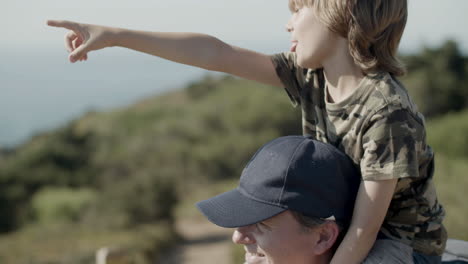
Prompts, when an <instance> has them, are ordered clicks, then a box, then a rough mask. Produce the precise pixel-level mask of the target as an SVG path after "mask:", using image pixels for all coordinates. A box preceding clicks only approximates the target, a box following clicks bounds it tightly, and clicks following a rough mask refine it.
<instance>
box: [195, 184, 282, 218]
mask: <svg viewBox="0 0 468 264" xmlns="http://www.w3.org/2000/svg"><path fill="white" fill-rule="evenodd" d="M196 206H197V208H198V210H200V212H202V213H203V214H204V215H205V216H206V218H208V220H210V221H211V222H212V223H213V224H215V225H218V226H221V227H241V226H247V225H251V224H255V223H258V222H261V221H264V220H266V219H268V218H270V217H273V216H275V215H277V214H279V213H281V212H284V211H286V210H287V209H285V208H281V207H278V206H274V205H270V204H266V203H262V202H258V201H255V200H252V199H250V198H247V197H246V196H244V195H242V194H241V193H240V192H239V191H238V190H237V189H234V190H231V191H228V192H225V193H222V194H220V195H217V196H215V197H212V198H210V199H208V200H204V201H201V202H198V203H197V204H196Z"/></svg>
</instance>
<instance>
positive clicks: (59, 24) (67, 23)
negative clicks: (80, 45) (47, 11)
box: [47, 20, 76, 30]
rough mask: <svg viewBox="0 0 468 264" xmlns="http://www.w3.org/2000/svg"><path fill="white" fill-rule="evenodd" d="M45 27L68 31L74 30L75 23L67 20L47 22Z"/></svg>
mask: <svg viewBox="0 0 468 264" xmlns="http://www.w3.org/2000/svg"><path fill="white" fill-rule="evenodd" d="M47 25H49V26H51V27H62V28H66V29H70V30H74V29H76V23H74V22H70V21H67V20H47Z"/></svg>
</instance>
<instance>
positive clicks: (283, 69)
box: [270, 52, 304, 106]
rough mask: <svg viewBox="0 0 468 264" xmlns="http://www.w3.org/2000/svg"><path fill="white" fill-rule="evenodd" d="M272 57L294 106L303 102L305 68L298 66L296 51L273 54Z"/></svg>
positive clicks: (277, 72)
mask: <svg viewBox="0 0 468 264" xmlns="http://www.w3.org/2000/svg"><path fill="white" fill-rule="evenodd" d="M270 58H271V61H272V62H273V65H274V66H275V70H276V74H277V75H278V77H279V78H280V80H281V82H282V83H283V85H284V88H285V90H286V93H287V94H288V96H289V98H290V99H291V102H292V104H293V106H297V105H298V104H301V92H302V85H303V82H304V69H303V68H301V67H299V66H297V63H296V53H294V52H284V53H278V54H274V55H271V56H270Z"/></svg>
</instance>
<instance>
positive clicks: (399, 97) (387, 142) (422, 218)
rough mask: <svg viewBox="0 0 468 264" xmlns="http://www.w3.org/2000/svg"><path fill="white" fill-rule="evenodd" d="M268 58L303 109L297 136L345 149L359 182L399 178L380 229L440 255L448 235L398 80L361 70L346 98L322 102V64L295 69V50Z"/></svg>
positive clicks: (421, 131) (420, 121) (413, 112)
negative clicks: (300, 132)
mask: <svg viewBox="0 0 468 264" xmlns="http://www.w3.org/2000/svg"><path fill="white" fill-rule="evenodd" d="M271 59H272V62H273V64H274V65H275V68H276V72H277V74H278V76H279V78H280V79H281V81H282V83H283V85H284V86H285V89H286V92H287V94H288V95H289V97H290V99H291V101H292V103H293V105H294V106H297V105H299V106H300V107H301V109H302V127H303V133H304V135H309V136H312V137H314V138H315V139H317V140H320V141H323V142H327V143H331V144H333V145H335V146H336V147H338V148H339V149H340V150H341V151H343V152H345V153H346V154H347V155H348V156H349V157H351V159H352V160H353V162H354V163H355V164H356V166H358V167H359V168H360V170H361V174H362V179H363V180H371V181H376V180H386V179H395V178H397V179H398V183H397V186H396V189H395V193H394V196H393V198H392V201H391V204H390V207H389V209H388V212H387V215H386V217H385V220H384V223H383V225H382V227H381V232H382V233H383V234H385V235H386V236H388V237H390V238H392V239H396V240H399V241H401V242H403V243H405V244H408V245H410V246H411V247H413V248H414V250H415V251H418V252H421V253H424V254H428V255H442V253H443V250H444V248H445V242H446V240H447V233H446V230H445V228H444V226H443V225H442V220H443V218H444V215H445V212H444V209H443V207H442V206H441V205H440V204H439V202H438V201H437V196H436V192H435V189H434V185H433V181H432V177H433V173H434V154H433V152H432V149H431V148H430V147H429V146H428V145H426V132H425V128H424V118H423V116H422V115H421V114H420V113H419V112H418V111H417V109H416V106H415V104H414V103H413V102H412V101H411V99H410V98H409V96H408V93H407V91H406V90H405V88H404V87H403V85H402V84H401V83H400V82H398V81H397V80H396V79H394V78H393V77H392V76H391V75H390V74H388V73H377V74H372V75H367V76H365V77H364V78H363V79H362V81H361V83H360V84H359V87H358V88H357V90H356V91H355V92H354V93H353V94H352V95H350V96H349V97H348V98H346V99H344V100H343V101H341V102H338V103H329V102H328V101H327V100H326V96H325V93H326V89H325V79H324V75H323V69H317V70H311V69H304V68H300V67H299V66H298V65H297V64H296V54H295V53H289V52H288V53H280V54H275V55H272V56H271Z"/></svg>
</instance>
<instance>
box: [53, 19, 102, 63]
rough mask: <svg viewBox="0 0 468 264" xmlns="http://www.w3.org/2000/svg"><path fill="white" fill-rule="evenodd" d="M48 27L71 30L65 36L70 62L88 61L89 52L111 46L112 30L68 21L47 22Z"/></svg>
mask: <svg viewBox="0 0 468 264" xmlns="http://www.w3.org/2000/svg"><path fill="white" fill-rule="evenodd" d="M47 25H49V26H52V27H61V28H66V29H69V30H70V31H69V32H68V33H67V34H65V47H66V49H67V51H68V52H69V53H70V55H69V57H68V58H69V60H70V62H76V61H83V60H87V59H88V52H90V51H93V50H99V49H103V48H105V47H109V46H110V39H109V38H110V32H111V28H108V27H103V26H98V25H90V24H82V23H76V22H72V21H67V20H47Z"/></svg>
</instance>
